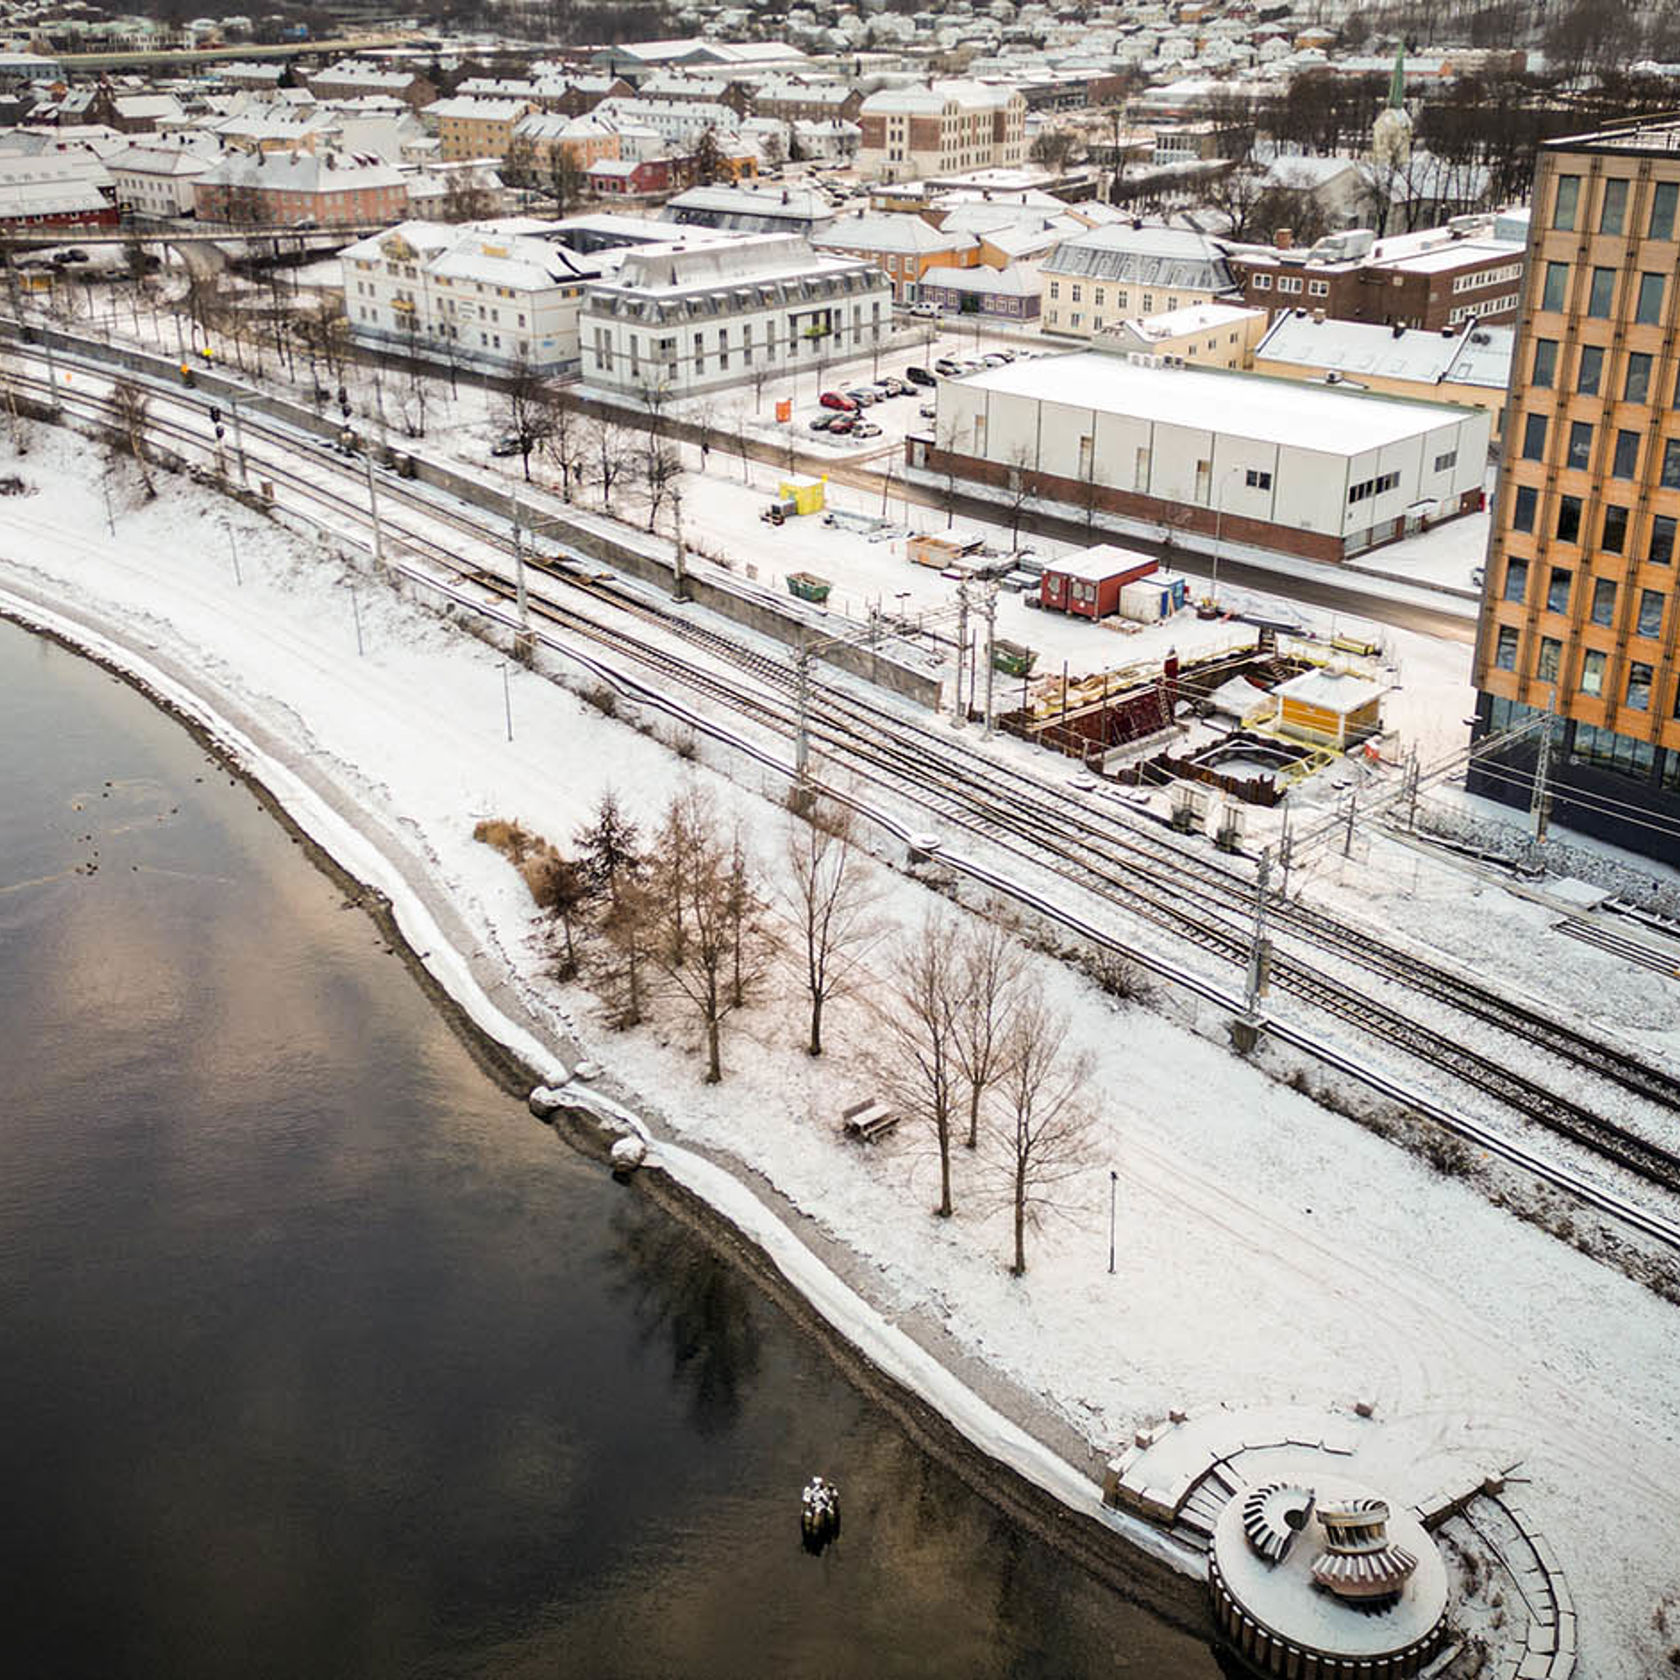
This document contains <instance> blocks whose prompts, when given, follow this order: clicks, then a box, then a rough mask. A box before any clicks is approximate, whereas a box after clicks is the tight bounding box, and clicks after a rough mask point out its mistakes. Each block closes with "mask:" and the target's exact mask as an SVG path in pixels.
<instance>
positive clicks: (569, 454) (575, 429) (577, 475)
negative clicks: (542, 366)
mask: <svg viewBox="0 0 1680 1680" xmlns="http://www.w3.org/2000/svg"><path fill="white" fill-rule="evenodd" d="M545 416H546V426H547V430H546V432H545V435H544V437H543V449H544V451H545V452H546V453H547V455H548V457H549V459H550V460H552V461H553V462H554V464H555V466H557V467H558V468H559V469H560V494H561V496H562V497H563V498H564V499H565V500H566V501H568V502H569V501H570V500H571V499H572V486H573V484H574V482H581V481H582V478H583V462H582V460H581V459H580V457H581V453H582V443H583V426H582V424H581V422H580V421H579V418H578V414H577V410H576V409H574V408H573V407H572V405H571V404H570V403H569V402H567V401H566V399H565V396H564V394H563V393H562V392H561V390H560V388H559V387H558V386H557V385H552V384H551V385H549V386H548V387H547V403H546V407H545Z"/></svg>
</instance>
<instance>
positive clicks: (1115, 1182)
mask: <svg viewBox="0 0 1680 1680" xmlns="http://www.w3.org/2000/svg"><path fill="white" fill-rule="evenodd" d="M1119 1190H1120V1175H1119V1173H1117V1172H1116V1171H1115V1170H1114V1169H1113V1167H1110V1168H1109V1169H1108V1275H1109V1276H1110V1277H1113V1276H1114V1203H1115V1199H1116V1197H1117V1195H1118V1193H1119Z"/></svg>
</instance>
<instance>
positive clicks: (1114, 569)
mask: <svg viewBox="0 0 1680 1680" xmlns="http://www.w3.org/2000/svg"><path fill="white" fill-rule="evenodd" d="M1154 570H1155V562H1154V560H1153V559H1151V558H1150V556H1149V555H1147V554H1139V553H1137V552H1136V550H1134V549H1130V548H1117V547H1116V546H1115V545H1114V544H1113V543H1101V544H1099V545H1098V546H1097V547H1096V548H1088V549H1086V550H1085V552H1084V553H1083V554H1076V555H1073V556H1071V557H1070V558H1068V559H1066V560H1058V561H1056V562H1055V563H1054V564H1053V565H1049V566H1046V567H1045V568H1044V575H1043V576H1042V577H1041V578H1040V579H1039V580H1038V604H1039V605H1040V606H1041V607H1047V608H1048V609H1049V610H1050V611H1052V612H1065V613H1076V614H1078V615H1079V616H1080V617H1081V618H1108V617H1109V616H1111V615H1112V614H1114V613H1117V612H1118V611H1119V610H1120V591H1121V590H1122V589H1123V588H1125V586H1126V585H1127V584H1128V583H1135V582H1136V581H1137V580H1138V579H1139V578H1141V577H1148V575H1149V574H1150V573H1151V572H1152V571H1154Z"/></svg>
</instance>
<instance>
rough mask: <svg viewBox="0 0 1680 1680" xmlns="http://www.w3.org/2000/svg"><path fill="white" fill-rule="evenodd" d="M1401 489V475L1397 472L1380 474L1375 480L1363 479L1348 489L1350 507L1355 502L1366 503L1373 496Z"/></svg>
mask: <svg viewBox="0 0 1680 1680" xmlns="http://www.w3.org/2000/svg"><path fill="white" fill-rule="evenodd" d="M1399 487H1400V475H1399V473H1397V472H1385V473H1379V474H1378V475H1377V476H1376V477H1375V478H1366V479H1361V480H1360V482H1359V483H1358V484H1355V485H1351V486H1350V487H1349V489H1348V493H1347V499H1348V506H1349V507H1351V506H1352V505H1353V504H1354V503H1355V502H1363V501H1366V500H1368V499H1369V498H1370V497H1372V496H1381V495H1384V494H1386V493H1387V492H1388V491H1390V490H1397V489H1398V488H1399Z"/></svg>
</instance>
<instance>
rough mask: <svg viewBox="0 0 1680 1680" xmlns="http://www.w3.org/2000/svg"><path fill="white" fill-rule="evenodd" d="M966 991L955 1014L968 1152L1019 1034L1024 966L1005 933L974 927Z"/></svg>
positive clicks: (966, 950)
mask: <svg viewBox="0 0 1680 1680" xmlns="http://www.w3.org/2000/svg"><path fill="white" fill-rule="evenodd" d="M960 958H961V963H962V985H961V988H960V997H959V999H958V1008H957V1012H956V1018H955V1025H956V1052H957V1062H958V1065H959V1067H960V1068H961V1070H962V1076H963V1079H964V1081H965V1082H966V1083H967V1086H968V1136H967V1137H966V1138H965V1139H964V1140H963V1141H964V1142H965V1143H966V1144H967V1145H968V1147H969V1148H970V1149H974V1148H976V1147H977V1146H978V1145H979V1142H980V1107H981V1103H982V1102H983V1100H984V1098H985V1095H986V1093H987V1091H989V1090H990V1089H991V1088H992V1086H993V1085H994V1084H996V1083H997V1081H998V1079H999V1078H1000V1077H1001V1075H1002V1074H1003V1071H1004V1048H1005V1045H1006V1043H1007V1042H1008V1040H1009V1038H1010V1036H1011V1034H1012V1033H1013V1032H1014V1030H1015V1021H1016V1015H1017V1013H1018V1011H1019V1009H1020V1006H1021V1001H1022V988H1023V984H1024V979H1025V973H1026V968H1025V963H1024V960H1023V958H1022V954H1021V950H1020V947H1019V946H1018V945H1016V943H1015V941H1014V940H1013V939H1011V938H1010V936H1009V932H1008V930H1007V929H1006V928H1003V927H1000V926H999V925H998V923H996V922H992V921H981V922H976V923H975V924H974V925H973V927H972V928H971V929H970V930H969V932H968V933H967V935H966V936H965V937H964V939H963V941H962V949H961V953H960Z"/></svg>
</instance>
